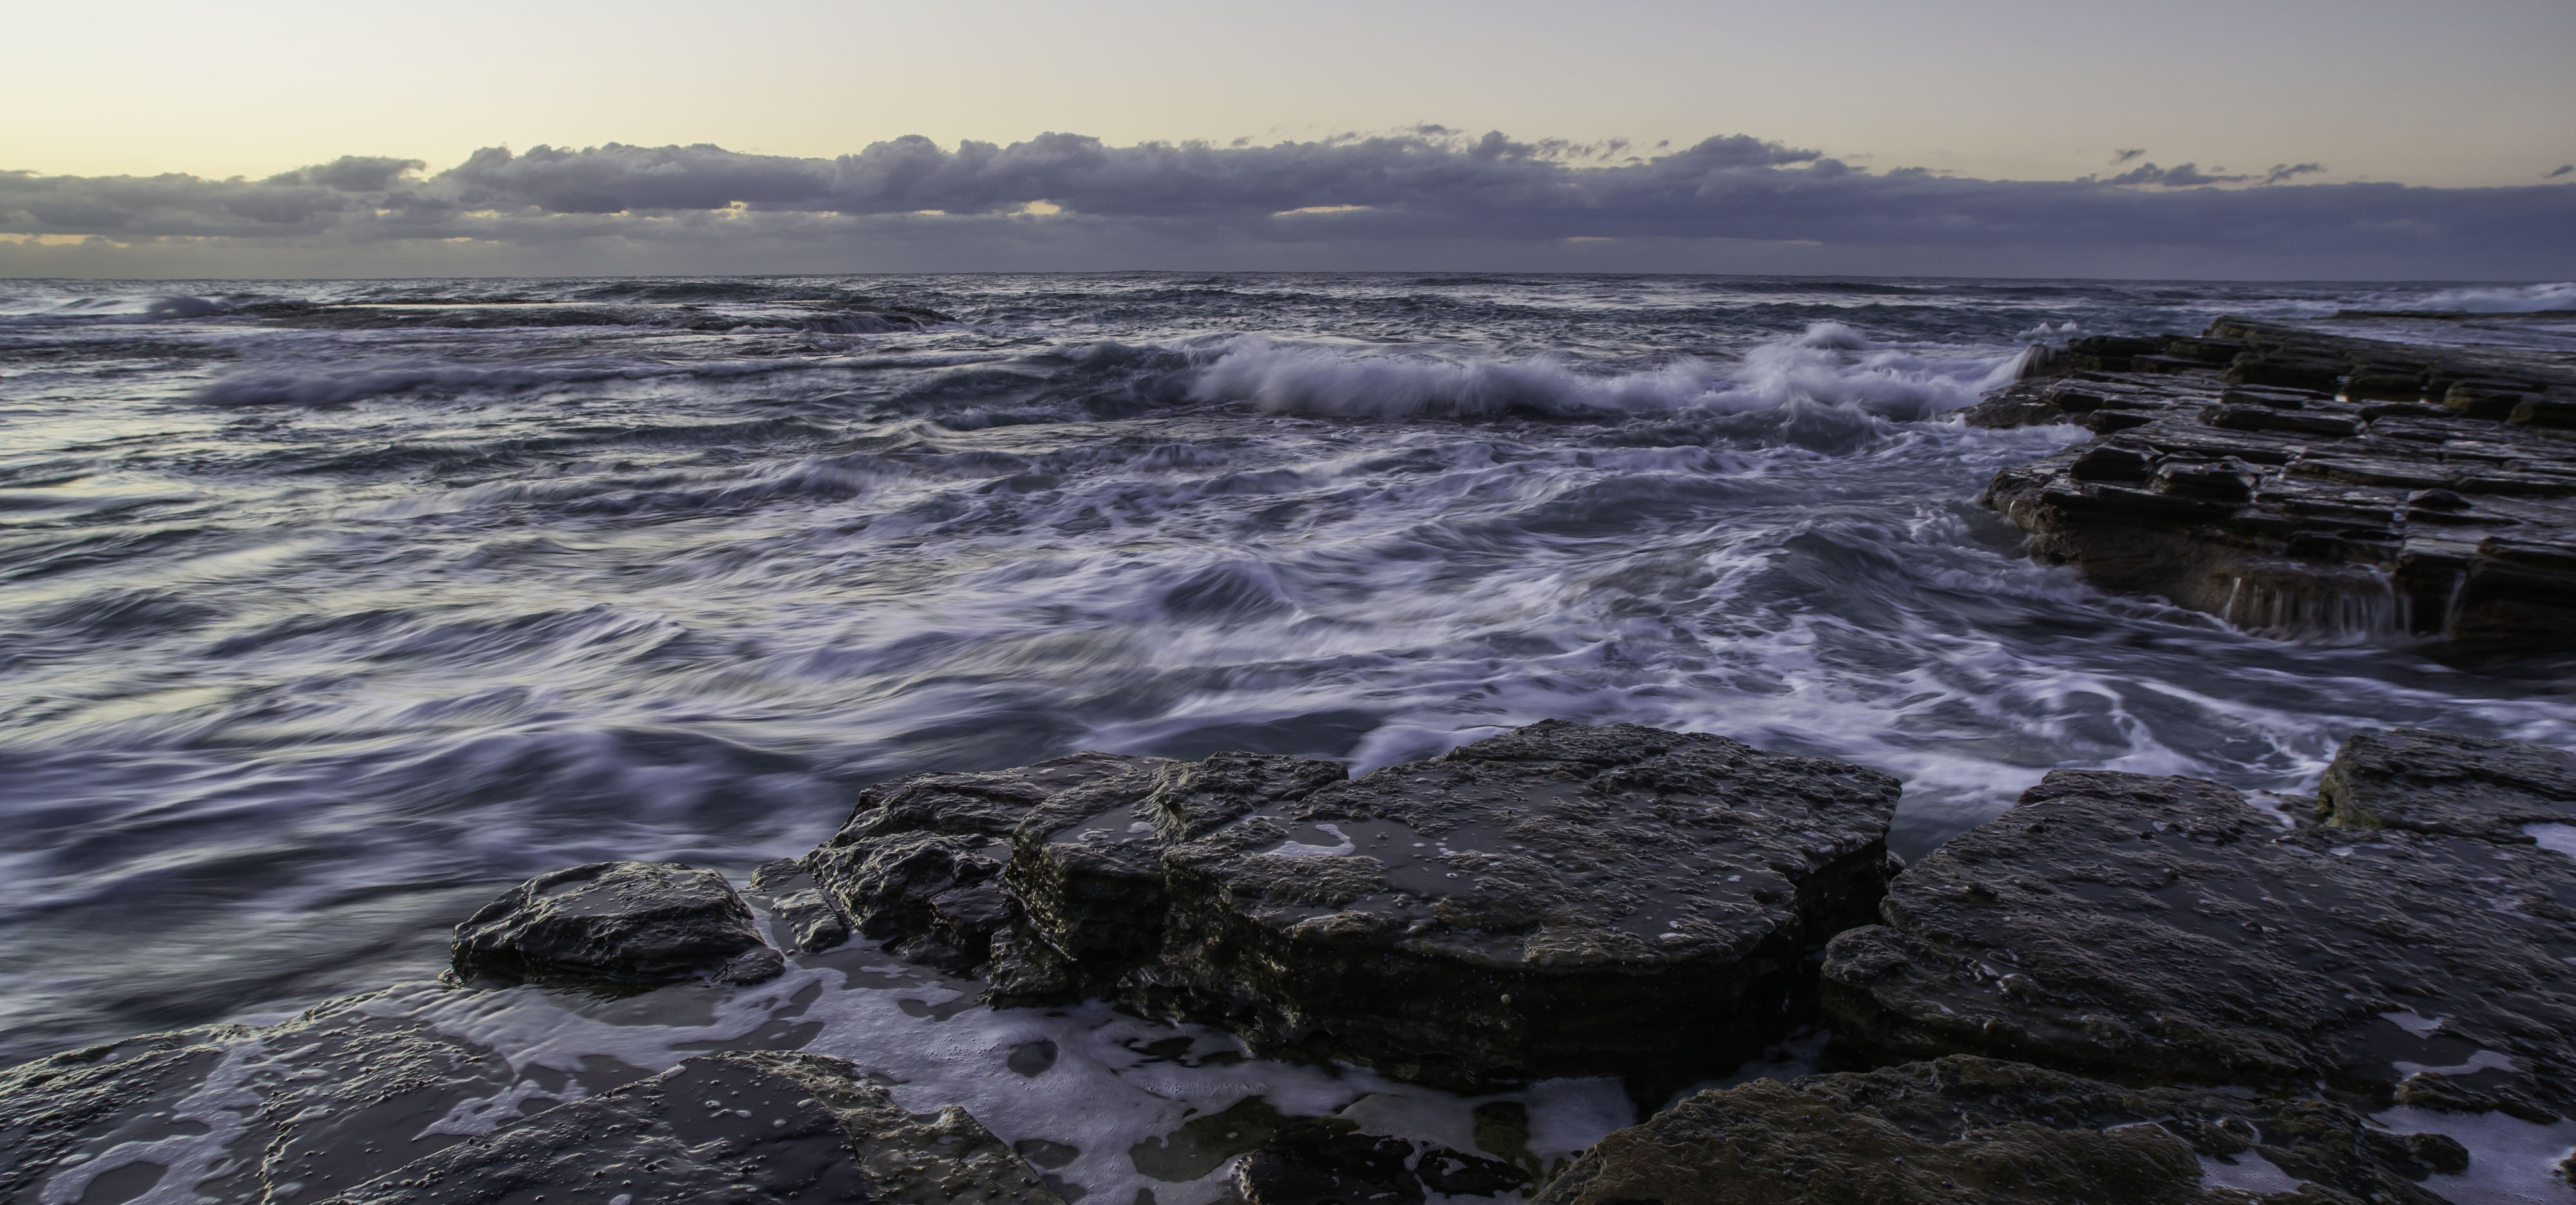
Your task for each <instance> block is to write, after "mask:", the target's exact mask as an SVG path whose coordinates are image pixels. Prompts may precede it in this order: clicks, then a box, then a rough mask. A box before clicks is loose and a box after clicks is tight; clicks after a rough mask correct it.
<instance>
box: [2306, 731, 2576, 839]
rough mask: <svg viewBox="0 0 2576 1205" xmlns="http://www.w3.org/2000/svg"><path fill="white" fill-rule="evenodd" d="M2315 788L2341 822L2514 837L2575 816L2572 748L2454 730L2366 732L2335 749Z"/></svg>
mask: <svg viewBox="0 0 2576 1205" xmlns="http://www.w3.org/2000/svg"><path fill="white" fill-rule="evenodd" d="M2317 795H2318V797H2319V799H2320V800H2321V802H2322V803H2323V804H2324V806H2325V809H2326V814H2327V816H2328V818H2329V819H2330V821H2331V822H2332V823H2334V824H2335V825H2337V826H2339V827H2343V828H2362V829H2368V828H2394V829H2405V830H2408V831H2410V832H2418V833H2443V834H2450V835H2454V836H2463V837H2483V838H2486V839H2487V840H2490V841H2498V842H2502V843H2504V844H2506V845H2514V844H2517V843H2520V842H2521V841H2523V840H2525V839H2527V838H2530V837H2532V836H2534V835H2535V834H2534V833H2533V831H2532V829H2533V826H2537V825H2556V826H2565V825H2569V824H2576V753H2568V752H2566V751H2565V750H2562V749H2551V748H2547V747H2544V746H2541V745H2525V744H2518V743H2516V742H2513V741H2500V740H2495V739H2493V738H2490V737H2477V736H2462V735H2460V734H2458V733H2453V732H2426V731H2423V730H2421V729H2415V728H2399V729H2396V730H2394V731H2390V732H2364V733H2361V734H2359V735H2357V736H2355V737H2353V738H2352V739H2351V740H2348V741H2345V742H2344V744H2343V748H2341V749H2338V750H2336V751H2335V759H2334V764H2333V765H2330V766H2328V767H2326V774H2325V780H2324V781H2323V782H2320V783H2318V784H2317Z"/></svg>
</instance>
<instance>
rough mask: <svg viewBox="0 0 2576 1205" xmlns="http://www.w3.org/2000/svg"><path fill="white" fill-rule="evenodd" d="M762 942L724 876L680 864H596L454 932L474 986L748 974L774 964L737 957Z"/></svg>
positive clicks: (546, 877)
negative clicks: (481, 983)
mask: <svg viewBox="0 0 2576 1205" xmlns="http://www.w3.org/2000/svg"><path fill="white" fill-rule="evenodd" d="M761 945H762V942H761V940H760V932H759V930H758V928H756V927H755V926H754V924H753V921H752V915H751V906H750V905H748V904H746V903H744V902H743V899H742V897H741V896H740V895H738V894H736V893H735V892H734V889H733V887H732V885H731V884H729V883H727V882H725V879H724V876H723V875H721V874H718V873H716V872H715V871H712V870H693V869H691V868H689V867H687V866H683V865H680V864H679V863H677V862H595V863H592V864H591V865H588V866H576V867H573V868H572V869H569V870H558V871H554V872H552V873H549V874H542V875H538V876H537V877H535V878H533V879H530V880H528V881H527V882H525V883H522V884H520V885H518V886H517V887H514V888H511V889H510V890H509V891H507V892H504V893H502V895H501V897H500V898H498V899H496V900H493V901H492V902H491V903H489V904H486V905H484V906H483V908H482V910H481V911H479V912H476V913H475V914H474V915H473V916H471V917H468V918H466V920H465V922H464V923H463V924H460V925H458V926H456V940H455V943H454V945H453V947H452V953H453V961H454V964H455V971H454V973H455V975H456V976H457V977H458V978H459V979H461V980H466V981H472V980H476V979H488V980H496V981H500V982H508V983H515V982H519V981H522V980H532V981H537V982H578V981H609V982H629V983H651V982H656V981H660V980H666V979H678V978H684V977H687V976H689V975H694V974H699V973H703V972H708V971H713V970H716V969H718V968H724V969H725V970H726V973H727V974H729V975H736V976H738V975H740V974H744V973H748V972H749V971H750V970H751V969H754V965H755V964H757V965H769V964H768V963H767V962H766V960H761V959H754V960H753V962H751V963H744V964H738V965H737V964H732V963H731V960H733V959H735V958H736V957H737V956H740V955H744V954H746V953H751V952H754V951H757V950H759V949H760V947H761ZM779 965H783V963H782V964H779ZM771 973H773V974H774V973H775V972H774V971H773V972H771Z"/></svg>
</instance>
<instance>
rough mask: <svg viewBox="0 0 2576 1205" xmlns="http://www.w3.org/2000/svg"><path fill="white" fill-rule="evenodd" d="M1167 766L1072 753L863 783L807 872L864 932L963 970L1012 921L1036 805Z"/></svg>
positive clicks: (980, 958) (987, 951)
mask: <svg viewBox="0 0 2576 1205" xmlns="http://www.w3.org/2000/svg"><path fill="white" fill-rule="evenodd" d="M1160 764H1162V759H1160V758H1146V757H1119V756H1116V755H1113V754H1107V753H1076V754H1073V755H1071V756H1069V757H1059V758H1055V759H1052V760H1049V761H1043V762H1039V763H1038V764H1036V765H1033V766H1021V767H1018V768H1016V769H1010V770H993V771H986V772H983V773H969V774H946V773H933V774H915V775H913V776H911V777H909V778H902V779H897V780H895V781H893V782H890V783H885V784H882V785H879V786H875V787H871V788H869V789H867V790H865V791H862V792H860V793H859V797H858V799H857V801H856V803H855V804H854V806H853V807H852V808H851V810H850V818H849V819H848V820H847V821H846V822H844V823H843V824H842V825H841V829H840V831H839V832H837V833H834V834H833V835H832V838H831V839H830V840H828V841H826V842H824V843H823V844H822V845H821V846H819V847H817V848H816V849H815V850H814V852H812V853H810V854H808V855H806V856H805V859H804V869H805V870H806V871H807V872H809V873H810V874H811V875H812V877H813V880H814V881H815V882H817V883H819V884H821V886H822V888H823V889H824V890H825V891H827V892H828V893H829V894H830V895H831V897H832V899H833V902H835V903H837V904H838V905H840V906H841V907H843V908H845V909H846V910H847V912H848V915H849V916H850V918H851V919H852V920H854V921H855V922H856V923H857V927H858V930H859V932H861V933H864V934H866V935H868V936H870V937H875V938H881V939H885V940H886V941H888V942H889V944H890V945H891V946H892V947H893V948H894V950H895V952H897V953H899V954H903V955H905V956H907V957H912V958H916V959H919V960H921V961H925V962H931V963H937V964H942V965H948V966H953V967H957V968H959V969H963V968H965V967H968V966H973V965H976V964H979V963H982V962H984V961H986V960H987V959H988V958H989V957H990V956H991V948H990V947H991V943H992V939H993V934H994V932H995V931H996V930H998V929H1000V928H1001V927H1002V926H1003V923H1004V922H1005V921H1006V920H1008V919H1009V910H1010V901H1009V898H1008V897H1007V896H1006V895H1005V894H1004V892H1003V888H1002V882H1001V876H1002V866H1003V864H1004V863H1006V862H1008V861H1009V860H1010V856H1011V834H1012V833H1013V831H1015V830H1016V829H1018V828H1019V825H1020V822H1021V821H1022V820H1024V819H1026V818H1027V816H1028V814H1029V812H1030V811H1031V810H1033V809H1035V808H1036V807H1037V806H1038V805H1039V804H1041V803H1044V802H1046V801H1047V800H1049V799H1051V798H1053V797H1055V796H1056V795H1058V794H1060V793H1063V792H1066V791H1072V790H1077V789H1080V788H1085V787H1092V786H1095V785H1097V784H1099V783H1100V782H1102V781H1103V780H1115V779H1121V778H1123V777H1125V776H1128V775H1131V774H1132V773H1133V772H1135V771H1138V770H1147V769H1150V768H1152V767H1154V766H1157V765H1160ZM767 873H771V874H778V873H784V872H783V871H781V872H767Z"/></svg>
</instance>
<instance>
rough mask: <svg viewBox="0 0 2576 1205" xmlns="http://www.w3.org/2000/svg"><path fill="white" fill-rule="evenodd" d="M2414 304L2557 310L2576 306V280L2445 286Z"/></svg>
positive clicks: (2474, 310)
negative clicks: (2481, 286) (2458, 287)
mask: <svg viewBox="0 0 2576 1205" xmlns="http://www.w3.org/2000/svg"><path fill="white" fill-rule="evenodd" d="M2411 308H2418V309H2427V310H2459V311H2462V312H2464V313H2471V314H2538V313H2546V312H2549V311H2553V310H2576V281H2559V282H2556V283H2554V284H2536V285H2521V286H2518V287H2506V286H2499V287H2493V288H2482V289H2444V290H2442V291H2441V292H2439V293H2435V294H2433V295H2431V296H2429V297H2426V298H2425V299H2424V300H2423V301H2422V302H2421V303H2420V304H2419V305H2417V306H2414V307H2411Z"/></svg>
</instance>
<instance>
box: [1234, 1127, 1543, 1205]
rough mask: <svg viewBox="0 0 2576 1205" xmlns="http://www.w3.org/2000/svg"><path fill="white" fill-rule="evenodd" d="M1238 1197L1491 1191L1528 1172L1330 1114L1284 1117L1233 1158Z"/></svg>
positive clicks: (1417, 1196)
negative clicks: (1368, 1129) (1369, 1130)
mask: <svg viewBox="0 0 2576 1205" xmlns="http://www.w3.org/2000/svg"><path fill="white" fill-rule="evenodd" d="M1233 1181H1234V1189H1235V1193H1236V1194H1237V1195H1238V1196H1240V1197H1241V1198H1242V1199H1243V1201H1244V1202H1245V1205H1323V1203H1324V1202H1342V1203H1344V1205H1366V1203H1368V1202H1384V1203H1386V1205H1396V1203H1398V1202H1415V1203H1418V1202H1420V1201H1422V1200H1424V1199H1425V1198H1426V1195H1427V1194H1429V1193H1440V1194H1443V1195H1446V1196H1451V1197H1491V1196H1498V1195H1501V1194H1503V1193H1510V1192H1519V1191H1521V1190H1523V1189H1526V1188H1528V1187H1529V1184H1530V1177H1529V1173H1527V1172H1524V1171H1522V1170H1521V1169H1519V1168H1517V1167H1514V1166H1512V1165H1511V1164H1508V1163H1504V1162H1502V1161H1500V1160H1496V1159H1488V1158H1485V1157H1484V1156H1482V1155H1471V1154H1468V1153H1466V1152H1463V1151H1453V1150H1449V1149H1447V1148H1445V1147H1437V1146H1425V1145H1421V1144H1417V1143H1413V1142H1408V1141H1405V1140H1404V1139H1401V1138H1384V1137H1379V1136H1377V1135H1373V1134H1362V1133H1358V1132H1356V1128H1355V1127H1354V1126H1353V1125H1352V1124H1351V1123H1350V1122H1348V1121H1344V1120H1342V1119H1340V1118H1332V1117H1300V1118H1291V1119H1288V1120H1287V1121H1286V1122H1285V1123H1284V1124H1282V1125H1280V1126H1279V1127H1278V1129H1277V1130H1276V1131H1275V1132H1274V1133H1273V1134H1272V1136H1271V1137H1270V1139H1269V1140H1268V1141H1267V1142H1265V1143H1263V1144H1262V1145H1261V1146H1260V1147H1259V1148H1258V1149H1255V1150H1253V1151H1252V1152H1251V1153H1249V1154H1247V1155H1245V1156H1244V1157H1243V1158H1242V1159H1241V1160H1240V1161H1238V1162H1237V1163H1236V1164H1235V1166H1234V1176H1233Z"/></svg>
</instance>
